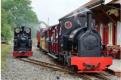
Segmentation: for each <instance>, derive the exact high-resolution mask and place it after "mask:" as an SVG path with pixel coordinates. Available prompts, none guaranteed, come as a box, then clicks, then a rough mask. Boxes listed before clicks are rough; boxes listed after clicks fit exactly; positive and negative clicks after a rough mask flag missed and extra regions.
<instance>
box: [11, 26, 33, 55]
mask: <svg viewBox="0 0 121 80" xmlns="http://www.w3.org/2000/svg"><path fill="white" fill-rule="evenodd" d="M13 56H14V57H22V56H25V57H28V56H32V40H31V28H28V27H24V26H22V27H16V28H14V48H13Z"/></svg>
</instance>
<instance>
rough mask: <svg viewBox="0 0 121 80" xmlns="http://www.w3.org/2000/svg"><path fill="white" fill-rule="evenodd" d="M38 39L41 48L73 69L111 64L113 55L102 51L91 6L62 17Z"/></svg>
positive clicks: (90, 69) (93, 69) (98, 69)
mask: <svg viewBox="0 0 121 80" xmlns="http://www.w3.org/2000/svg"><path fill="white" fill-rule="evenodd" d="M41 35H42V36H41ZM38 38H40V39H38ZM37 40H40V41H38V42H39V43H40V48H41V49H43V50H45V51H47V52H48V55H50V56H52V57H53V58H55V59H57V60H58V61H61V62H62V63H63V64H64V65H66V66H69V67H70V68H71V70H73V71H81V72H82V71H84V72H101V71H104V70H105V69H106V68H107V67H108V66H109V65H111V64H112V58H110V57H104V56H102V55H101V49H102V45H101V37H100V35H99V33H98V32H97V31H96V30H95V21H94V19H93V18H92V12H91V11H89V10H82V11H81V12H80V13H78V14H76V15H71V16H67V17H64V18H62V19H60V20H59V24H57V25H54V26H51V27H49V28H48V29H45V30H43V31H41V32H40V37H37ZM38 45H39V44H38Z"/></svg>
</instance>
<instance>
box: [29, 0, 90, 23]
mask: <svg viewBox="0 0 121 80" xmlns="http://www.w3.org/2000/svg"><path fill="white" fill-rule="evenodd" d="M31 1H32V4H31V5H32V8H33V10H34V11H35V12H36V14H37V17H38V19H39V20H41V21H44V22H46V23H48V22H49V25H54V24H57V23H58V19H59V18H61V17H63V16H64V15H66V14H68V13H69V12H71V11H73V10H75V9H77V8H78V7H79V6H81V5H82V4H85V3H87V2H88V1H90V0H31Z"/></svg>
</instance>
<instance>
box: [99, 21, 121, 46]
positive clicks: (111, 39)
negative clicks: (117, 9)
mask: <svg viewBox="0 0 121 80" xmlns="http://www.w3.org/2000/svg"><path fill="white" fill-rule="evenodd" d="M97 31H98V32H99V33H100V35H101V39H102V43H103V44H105V45H110V46H112V45H120V46H121V22H117V24H116V25H115V24H113V23H111V22H110V23H108V24H99V25H98V29H97Z"/></svg>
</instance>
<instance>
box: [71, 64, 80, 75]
mask: <svg viewBox="0 0 121 80" xmlns="http://www.w3.org/2000/svg"><path fill="white" fill-rule="evenodd" d="M77 71H78V68H77V66H75V65H71V66H70V73H71V74H74V73H77Z"/></svg>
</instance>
